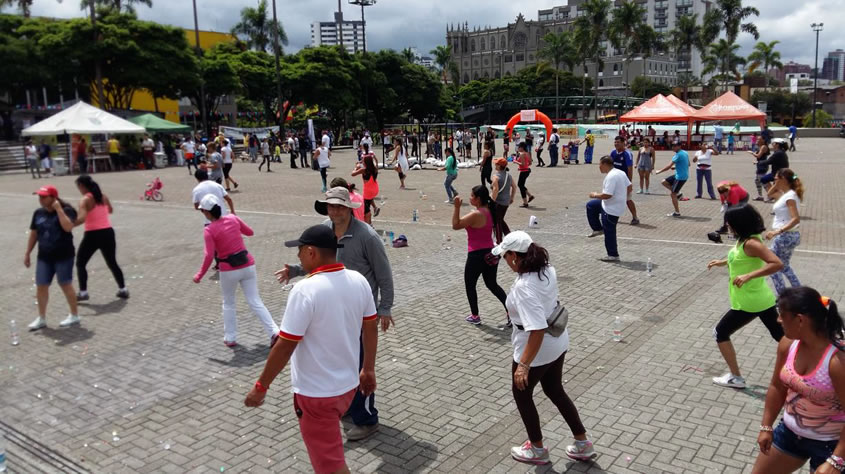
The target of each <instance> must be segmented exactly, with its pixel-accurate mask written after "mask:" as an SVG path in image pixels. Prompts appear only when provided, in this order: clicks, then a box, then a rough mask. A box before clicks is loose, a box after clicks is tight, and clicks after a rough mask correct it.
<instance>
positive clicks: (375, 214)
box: [373, 207, 381, 217]
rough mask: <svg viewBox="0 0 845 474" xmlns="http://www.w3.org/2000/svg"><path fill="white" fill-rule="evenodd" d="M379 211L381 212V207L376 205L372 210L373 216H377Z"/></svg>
mask: <svg viewBox="0 0 845 474" xmlns="http://www.w3.org/2000/svg"><path fill="white" fill-rule="evenodd" d="M379 212H381V208H380V207H377V208H376V210H375V211H373V217H378V214H379Z"/></svg>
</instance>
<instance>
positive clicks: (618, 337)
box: [613, 316, 622, 342]
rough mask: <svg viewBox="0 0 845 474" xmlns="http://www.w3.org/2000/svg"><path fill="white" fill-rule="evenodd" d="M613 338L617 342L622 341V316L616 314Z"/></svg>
mask: <svg viewBox="0 0 845 474" xmlns="http://www.w3.org/2000/svg"><path fill="white" fill-rule="evenodd" d="M613 340H614V341H616V342H621V341H622V318H620V317H619V316H616V319H615V320H614V321H613Z"/></svg>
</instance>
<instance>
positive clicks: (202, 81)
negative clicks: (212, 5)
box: [194, 0, 209, 135]
mask: <svg viewBox="0 0 845 474" xmlns="http://www.w3.org/2000/svg"><path fill="white" fill-rule="evenodd" d="M194 35H195V36H194V38H195V41H196V46H197V50H196V51H197V56H198V57H200V58H202V48H201V47H200V28H199V21H198V20H197V0H194ZM199 102H200V110H201V111H202V133H203V135H208V134H209V132H208V118H207V115H208V114H206V113H205V77H203V74H202V62H200V101H199Z"/></svg>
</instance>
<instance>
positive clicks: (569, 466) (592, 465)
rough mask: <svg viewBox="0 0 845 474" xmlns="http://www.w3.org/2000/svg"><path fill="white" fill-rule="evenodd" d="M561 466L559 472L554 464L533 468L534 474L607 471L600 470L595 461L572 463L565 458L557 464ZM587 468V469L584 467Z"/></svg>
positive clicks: (598, 473)
mask: <svg viewBox="0 0 845 474" xmlns="http://www.w3.org/2000/svg"><path fill="white" fill-rule="evenodd" d="M558 464H560V465H561V470H558V469H556V468H555V465H554V464H546V465H545V466H536V467H534V472H536V473H563V472H569V471H570V470H573V469H574V470H575V471H577V472H582V469H586V470H587V472H590V473H597V474H602V473H604V474H607V471H605V470H604V469H602V467H601V466H599V464H598V463H597V462H595V461H591V462H582V461H574V460H571V459H569V458H567V457H566V456H564V458H563V459H562V460H561V461H560V463H558ZM586 466H589V467H586Z"/></svg>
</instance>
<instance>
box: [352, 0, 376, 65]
mask: <svg viewBox="0 0 845 474" xmlns="http://www.w3.org/2000/svg"><path fill="white" fill-rule="evenodd" d="M349 4H350V5H358V6H360V7H361V35H362V36H363V39H362V41H361V43H362V45H363V48H364V53H366V52H367V22H366V21H364V7H371V6H373V5H375V4H376V0H349Z"/></svg>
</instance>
